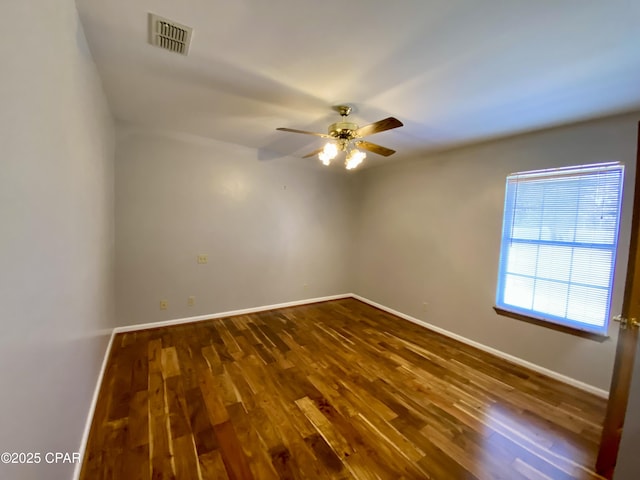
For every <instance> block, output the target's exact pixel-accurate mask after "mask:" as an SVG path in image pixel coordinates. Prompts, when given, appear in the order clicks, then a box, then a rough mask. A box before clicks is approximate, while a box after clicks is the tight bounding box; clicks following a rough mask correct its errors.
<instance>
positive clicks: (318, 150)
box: [302, 147, 324, 158]
mask: <svg viewBox="0 0 640 480" xmlns="http://www.w3.org/2000/svg"><path fill="white" fill-rule="evenodd" d="M322 150H324V147H323V148H319V149H317V150H314V151H313V152H311V153H307V154H306V155H305V156H304V157H302V158H309V157H313V156H314V155H317V154H319V153H320V152H321V151H322Z"/></svg>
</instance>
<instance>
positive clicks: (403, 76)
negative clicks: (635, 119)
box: [77, 0, 640, 165]
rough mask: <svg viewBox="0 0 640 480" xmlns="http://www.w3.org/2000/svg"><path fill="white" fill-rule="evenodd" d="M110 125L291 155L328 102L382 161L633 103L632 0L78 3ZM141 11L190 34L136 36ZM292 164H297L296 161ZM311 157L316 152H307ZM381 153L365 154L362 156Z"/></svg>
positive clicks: (326, 113)
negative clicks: (346, 108) (155, 40)
mask: <svg viewBox="0 0 640 480" xmlns="http://www.w3.org/2000/svg"><path fill="white" fill-rule="evenodd" d="M77 4H78V9H79V11H80V15H81V20H82V23H83V26H84V29H85V33H86V36H87V38H88V41H89V45H90V48H91V50H92V53H93V56H94V58H95V61H96V63H97V65H98V69H99V71H100V74H101V77H102V79H103V82H104V88H105V90H106V94H107V97H108V99H109V102H110V105H111V108H112V111H113V113H114V115H115V116H116V118H117V119H118V120H120V121H123V122H129V123H134V124H140V125H144V126H148V127H150V128H154V129H162V130H172V131H178V132H186V133H192V134H196V135H201V136H205V137H210V138H214V139H218V140H224V141H229V142H233V143H237V144H241V145H245V146H247V147H252V148H256V149H257V152H258V154H257V158H258V159H259V160H272V159H277V158H279V157H282V156H286V155H298V156H301V155H303V154H305V153H308V152H309V151H312V150H314V149H316V148H319V147H320V146H321V145H322V139H320V138H317V137H312V136H306V135H296V134H292V133H284V132H276V131H275V128H276V127H291V128H298V129H303V130H312V131H317V132H325V131H326V128H327V126H328V124H329V123H332V122H334V121H336V120H338V118H339V117H338V115H337V114H336V113H335V112H334V111H332V110H331V108H330V107H331V106H332V105H336V104H339V103H349V104H351V105H353V106H354V110H355V112H354V114H353V115H352V117H351V118H352V121H355V122H356V123H359V124H360V125H364V124H368V123H371V122H374V121H377V120H379V119H381V118H383V117H387V116H395V117H397V118H398V119H400V120H401V121H402V122H403V123H404V125H405V126H404V127H402V128H399V129H396V130H392V131H388V132H383V133H379V134H377V135H375V136H372V137H368V138H367V139H368V140H370V141H372V142H374V143H379V144H381V145H384V146H387V147H389V148H393V149H396V150H397V151H398V153H396V154H395V155H394V156H392V157H389V158H390V159H400V158H407V157H408V156H413V155H418V154H423V153H425V152H429V151H433V150H442V149H444V148H449V147H453V146H456V145H460V144H465V143H470V142H476V141H482V140H486V139H488V138H494V137H499V136H505V135H511V134H514V133H518V132H523V131H529V130H534V129H539V128H545V127H550V126H554V125H560V124H564V123H570V122H575V121H579V120H585V119H589V118H594V117H599V116H605V115H610V114H614V113H620V112H626V111H632V110H640V1H638V0H606V1H604V0H535V1H534V0H397V1H388V0H387V1H381V0H344V1H336V0H323V1H317V0H179V1H176V0H137V1H131V0H108V1H105V0H77ZM148 12H152V13H156V14H158V15H161V16H164V17H167V18H170V19H172V20H175V21H177V22H179V23H182V24H184V25H188V26H190V27H193V29H194V34H193V41H192V44H191V50H190V52H189V56H187V57H184V56H181V55H178V54H174V53H171V52H168V51H165V50H162V49H160V48H157V47H153V46H151V45H149V44H148V43H147V38H148V34H147V25H148V20H147V14H148ZM301 161H302V160H301ZM306 161H313V160H306ZM382 161H384V159H383V157H379V156H377V155H374V154H369V156H368V158H367V161H366V163H368V164H369V165H375V164H378V163H380V162H382Z"/></svg>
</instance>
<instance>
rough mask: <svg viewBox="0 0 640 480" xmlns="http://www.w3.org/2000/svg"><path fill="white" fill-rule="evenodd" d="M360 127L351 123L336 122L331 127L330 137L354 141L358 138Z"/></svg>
mask: <svg viewBox="0 0 640 480" xmlns="http://www.w3.org/2000/svg"><path fill="white" fill-rule="evenodd" d="M356 130H358V125H356V124H355V123H351V122H336V123H334V124H332V125H329V135H331V136H332V137H334V138H339V139H341V140H352V139H354V138H355V137H356Z"/></svg>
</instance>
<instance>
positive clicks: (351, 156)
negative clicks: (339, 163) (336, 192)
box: [344, 148, 367, 170]
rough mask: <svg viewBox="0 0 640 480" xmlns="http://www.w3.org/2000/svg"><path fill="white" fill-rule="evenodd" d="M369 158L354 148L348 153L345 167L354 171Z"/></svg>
mask: <svg viewBox="0 0 640 480" xmlns="http://www.w3.org/2000/svg"><path fill="white" fill-rule="evenodd" d="M365 158H367V154H366V153H364V152H362V151H360V150H358V149H357V148H354V149H353V150H350V151H349V153H347V158H346V159H345V163H344V164H345V167H346V169H347V170H353V169H354V168H356V167H357V166H358V165H360V164H361V163H362V161H363V160H364V159H365Z"/></svg>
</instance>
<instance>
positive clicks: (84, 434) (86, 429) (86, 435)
mask: <svg viewBox="0 0 640 480" xmlns="http://www.w3.org/2000/svg"><path fill="white" fill-rule="evenodd" d="M115 336H116V332H115V330H111V336H110V337H109V343H107V349H106V351H105V354H104V358H103V359H102V366H101V367H100V372H99V373H98V379H97V380H96V388H95V390H94V391H93V397H92V398H91V404H90V405H89V414H88V416H87V423H86V424H85V426H84V432H82V440H81V443H80V450H79V453H80V461H79V462H78V463H76V466H75V468H74V470H73V479H74V480H78V479H79V478H80V470H81V469H82V463H83V461H84V454H85V451H86V449H87V442H89V432H90V431H91V423H92V421H93V415H94V413H95V411H96V405H97V403H98V395H100V388H101V387H102V379H103V378H104V372H105V371H106V369H107V362H108V361H109V354H110V353H111V347H112V345H113V339H114V338H115Z"/></svg>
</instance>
